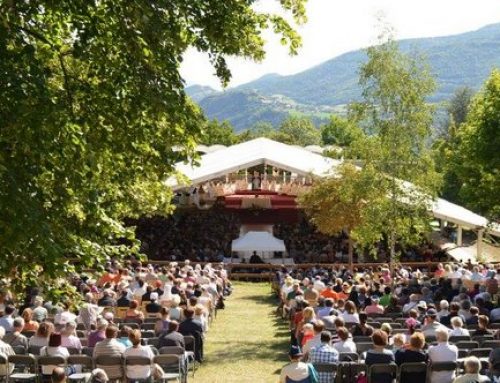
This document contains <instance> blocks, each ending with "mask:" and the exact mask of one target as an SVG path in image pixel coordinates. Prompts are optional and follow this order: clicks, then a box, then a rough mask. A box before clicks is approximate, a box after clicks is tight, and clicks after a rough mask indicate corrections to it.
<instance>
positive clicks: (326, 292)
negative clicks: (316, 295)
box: [320, 289, 338, 300]
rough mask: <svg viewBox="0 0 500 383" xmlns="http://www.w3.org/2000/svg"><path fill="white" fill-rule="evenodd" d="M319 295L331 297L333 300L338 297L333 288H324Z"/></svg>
mask: <svg viewBox="0 0 500 383" xmlns="http://www.w3.org/2000/svg"><path fill="white" fill-rule="evenodd" d="M320 295H321V296H322V297H323V298H332V299H334V300H337V299H338V295H337V293H336V292H335V291H333V290H328V289H324V290H323V291H322V292H321V293H320Z"/></svg>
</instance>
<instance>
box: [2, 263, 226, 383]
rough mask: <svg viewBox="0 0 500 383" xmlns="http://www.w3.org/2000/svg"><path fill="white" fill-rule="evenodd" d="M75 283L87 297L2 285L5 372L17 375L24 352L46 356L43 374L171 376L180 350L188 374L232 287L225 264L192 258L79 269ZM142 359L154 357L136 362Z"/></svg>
mask: <svg viewBox="0 0 500 383" xmlns="http://www.w3.org/2000/svg"><path fill="white" fill-rule="evenodd" d="M68 282H69V283H72V284H73V285H74V286H75V287H76V289H77V291H78V292H79V293H80V294H81V297H82V302H83V303H79V304H75V303H74V302H70V301H67V300H66V301H63V302H59V303H54V302H51V301H50V300H48V299H44V292H43V290H41V289H39V288H34V289H30V291H29V292H28V294H27V296H26V297H15V296H13V295H12V294H11V293H10V292H9V290H8V287H7V286H5V287H4V288H3V289H2V291H1V293H0V377H5V376H6V375H11V378H12V380H16V375H15V373H16V371H15V370H14V367H15V365H16V362H19V363H20V361H18V360H16V359H15V356H16V355H24V356H26V357H29V358H38V359H34V360H38V364H39V365H40V366H41V377H42V378H50V376H51V374H52V373H53V371H54V370H55V369H56V367H63V373H65V375H68V376H71V375H72V374H76V373H83V367H89V366H90V369H89V371H86V373H87V374H88V376H87V377H86V378H85V379H84V380H85V381H89V379H92V381H95V382H104V381H107V380H115V379H128V380H129V381H136V380H138V381H146V380H148V379H150V378H151V377H157V378H162V377H165V376H166V375H165V374H166V372H165V371H167V370H166V369H167V368H171V367H172V360H171V359H168V358H170V357H165V355H170V356H171V355H174V356H173V358H174V359H175V360H174V362H173V365H174V367H175V365H176V363H175V361H178V363H177V366H178V367H179V368H178V371H177V372H176V373H178V374H180V375H183V376H185V375H186V369H187V368H188V367H189V366H192V365H193V364H194V363H196V362H198V363H201V362H203V340H204V337H205V333H206V332H207V331H208V330H209V323H210V322H211V320H212V319H213V318H214V315H215V310H216V309H217V308H218V307H219V308H220V307H221V302H222V300H223V299H224V296H225V295H227V294H229V293H230V290H231V285H230V282H229V280H228V278H227V273H226V271H225V269H224V268H223V266H222V265H220V264H217V265H214V266H213V265H212V264H210V263H208V264H206V265H205V266H203V267H202V266H200V265H199V264H196V265H193V264H191V263H190V262H189V261H187V262H186V263H184V265H183V266H180V265H179V264H177V263H175V262H172V263H170V264H169V265H166V266H157V267H154V266H152V265H146V266H143V265H142V264H141V263H140V262H135V261H131V262H127V263H125V264H119V263H118V262H116V261H111V262H109V263H107V264H106V266H105V272H104V273H103V274H102V273H101V274H97V273H91V274H81V275H80V274H78V275H73V276H72V277H71V278H70V280H69V281H68ZM44 357H58V358H59V359H60V361H61V364H59V363H57V364H55V363H56V362H57V360H56V361H54V360H51V363H50V364H43V360H44V359H43V358H44ZM76 357H79V358H80V359H78V358H76ZM82 357H84V358H86V360H85V359H84V360H83V361H82ZM137 357H140V358H143V359H144V358H146V359H147V360H149V361H150V363H146V364H144V363H142V364H140V363H139V364H137V365H136V364H134V362H133V361H134V360H136V359H137ZM2 358H3V359H8V360H9V361H11V362H12V363H9V365H10V367H9V368H7V367H6V365H5V364H2V362H1V361H2V360H3V359H2ZM113 358H114V359H113ZM134 358H136V359H134ZM165 358H167V359H165ZM11 359H12V360H11ZM166 360H169V362H168V363H167V365H166V366H165V365H164V363H163V362H165V361H166ZM82 363H83V364H82ZM165 363H166V362H165ZM95 367H97V368H98V369H97V370H95V371H93V372H92V369H93V368H95ZM59 372H60V371H59V370H56V375H57V373H59ZM53 378H54V377H53ZM77 378H78V376H77ZM80 378H81V377H80Z"/></svg>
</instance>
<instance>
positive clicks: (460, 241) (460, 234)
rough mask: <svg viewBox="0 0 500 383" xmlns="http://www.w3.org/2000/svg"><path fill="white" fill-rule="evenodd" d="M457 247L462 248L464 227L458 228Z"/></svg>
mask: <svg viewBox="0 0 500 383" xmlns="http://www.w3.org/2000/svg"><path fill="white" fill-rule="evenodd" d="M457 246H462V226H460V225H458V226H457Z"/></svg>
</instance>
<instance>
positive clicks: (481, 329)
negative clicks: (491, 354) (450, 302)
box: [474, 315, 493, 336]
mask: <svg viewBox="0 0 500 383" xmlns="http://www.w3.org/2000/svg"><path fill="white" fill-rule="evenodd" d="M489 323H490V318H488V317H487V316H486V315H479V318H478V320H477V325H478V329H477V330H476V331H475V332H474V336H482V335H493V332H491V331H490V330H488V325H489Z"/></svg>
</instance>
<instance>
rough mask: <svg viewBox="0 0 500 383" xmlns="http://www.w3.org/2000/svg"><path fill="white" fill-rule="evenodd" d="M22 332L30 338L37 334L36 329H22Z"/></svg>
mask: <svg viewBox="0 0 500 383" xmlns="http://www.w3.org/2000/svg"><path fill="white" fill-rule="evenodd" d="M21 334H22V335H24V336H25V337H26V338H28V339H29V338H31V337H32V336H33V335H35V334H36V331H22V332H21Z"/></svg>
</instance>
